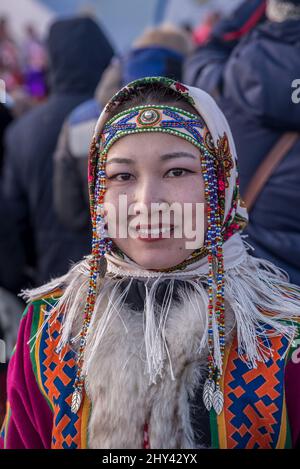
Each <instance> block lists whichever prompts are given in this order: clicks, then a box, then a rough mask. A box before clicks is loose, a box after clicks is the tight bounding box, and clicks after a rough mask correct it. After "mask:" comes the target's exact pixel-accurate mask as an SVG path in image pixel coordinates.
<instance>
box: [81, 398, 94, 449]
mask: <svg viewBox="0 0 300 469" xmlns="http://www.w3.org/2000/svg"><path fill="white" fill-rule="evenodd" d="M90 410H91V403H90V400H89V398H88V396H87V395H86V394H85V396H84V401H83V409H82V415H81V446H80V448H81V449H86V448H88V441H87V440H88V424H89V417H90Z"/></svg>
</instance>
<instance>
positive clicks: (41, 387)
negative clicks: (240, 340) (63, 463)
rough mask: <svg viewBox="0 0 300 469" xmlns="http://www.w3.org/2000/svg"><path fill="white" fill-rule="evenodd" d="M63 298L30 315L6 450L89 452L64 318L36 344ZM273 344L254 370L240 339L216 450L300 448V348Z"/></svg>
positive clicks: (229, 364) (229, 363)
mask: <svg viewBox="0 0 300 469" xmlns="http://www.w3.org/2000/svg"><path fill="white" fill-rule="evenodd" d="M60 295H61V292H60V291H57V292H55V293H54V294H52V295H49V296H48V297H44V298H43V299H41V300H36V301H34V302H33V303H31V304H29V305H28V307H27V308H26V310H25V312H24V314H23V317H22V320H21V325H20V330H19V337H18V341H17V345H16V348H15V351H14V353H13V356H12V358H11V361H10V364H9V377H8V402H7V413H6V418H5V421H4V424H3V427H2V431H1V446H2V447H4V448H52V449H62V448H63V449H70V448H88V437H87V434H88V422H89V415H90V412H91V403H90V401H89V399H88V397H87V395H86V394H84V399H83V405H82V406H81V408H80V410H79V412H78V413H77V414H74V413H72V412H71V408H70V404H71V398H72V392H73V384H74V379H75V373H76V362H75V352H74V351H73V350H72V349H71V348H70V347H69V346H67V348H66V349H64V350H63V356H64V359H63V360H62V359H61V358H60V356H59V353H58V352H57V351H56V347H57V344H58V342H59V338H60V332H59V329H60V320H61V316H60V315H59V314H58V313H57V317H56V319H57V320H54V321H52V320H51V321H50V323H49V324H47V325H46V326H45V327H44V328H43V329H42V332H41V333H40V334H38V335H37V337H35V336H36V333H37V331H38V330H39V329H40V327H41V325H42V324H43V322H44V320H45V313H47V311H49V309H50V308H51V307H52V306H53V304H55V302H56V301H57V300H58V298H59V296H60ZM60 314H61V313H60ZM296 324H297V325H298V330H299V332H300V324H298V323H296ZM31 339H32V340H31ZM30 340H31V342H30V343H29V344H28V341H30ZM267 340H269V341H271V342H272V348H273V350H274V355H273V358H270V359H269V361H268V362H266V363H259V364H258V367H257V368H256V369H249V368H248V367H247V365H246V364H245V363H244V362H243V360H241V358H240V357H239V356H238V353H237V340H236V338H235V339H234V340H233V342H232V343H231V344H230V345H229V346H228V347H227V350H226V355H225V366H224V370H225V371H224V373H223V380H222V387H223V389H224V398H225V402H224V409H223V411H222V413H221V414H220V415H219V416H218V415H217V414H216V413H215V411H214V410H211V411H210V413H209V418H208V420H207V422H209V423H208V426H209V427H210V428H208V429H207V431H208V432H209V433H210V441H211V447H212V448H264V449H265V448H292V447H297V446H300V400H299V395H300V353H299V350H298V349H297V343H298V344H299V343H300V341H299V342H298V341H297V340H295V341H294V343H293V344H292V345H291V346H290V347H289V344H288V340H287V339H285V338H284V337H280V336H278V337H273V338H269V339H267ZM288 347H289V350H287V348H288ZM298 347H299V345H298ZM285 352H286V353H285ZM284 354H285V357H284V359H282V357H283V355H284ZM297 364H298V366H297ZM150 447H151V442H150Z"/></svg>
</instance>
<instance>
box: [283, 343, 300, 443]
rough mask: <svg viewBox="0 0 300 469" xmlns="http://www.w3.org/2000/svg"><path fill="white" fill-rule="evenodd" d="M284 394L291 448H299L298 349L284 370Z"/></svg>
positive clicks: (299, 361) (299, 395)
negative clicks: (289, 427)
mask: <svg viewBox="0 0 300 469" xmlns="http://www.w3.org/2000/svg"><path fill="white" fill-rule="evenodd" d="M285 393H286V405H287V413H288V417H289V422H290V426H291V433H292V443H293V448H300V347H298V349H297V350H295V351H294V352H293V354H292V357H291V359H290V360H289V362H288V363H287V365H286V368H285Z"/></svg>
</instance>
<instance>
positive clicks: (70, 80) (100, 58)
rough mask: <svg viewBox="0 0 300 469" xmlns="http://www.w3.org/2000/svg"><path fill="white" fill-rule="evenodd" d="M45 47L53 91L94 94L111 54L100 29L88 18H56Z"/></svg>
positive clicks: (111, 49) (108, 43) (109, 45)
mask: <svg viewBox="0 0 300 469" xmlns="http://www.w3.org/2000/svg"><path fill="white" fill-rule="evenodd" d="M47 48H48V54H49V68H50V87H51V92H54V93H68V94H93V93H94V90H95V88H96V86H97V84H98V82H99V80H100V78H101V75H102V73H103V71H104V70H105V68H106V67H107V66H108V64H109V62H110V60H111V58H112V56H113V53H114V51H113V48H112V46H111V44H110V42H109V40H108V39H107V37H106V36H105V34H104V33H103V31H102V30H101V29H100V27H99V26H98V25H97V24H96V23H95V21H93V20H92V19H91V18H88V17H86V18H85V17H79V18H71V19H64V20H60V21H56V22H55V23H54V24H53V25H52V26H51V28H50V31H49V36H48V40H47Z"/></svg>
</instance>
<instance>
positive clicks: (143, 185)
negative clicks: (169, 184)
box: [134, 177, 167, 211]
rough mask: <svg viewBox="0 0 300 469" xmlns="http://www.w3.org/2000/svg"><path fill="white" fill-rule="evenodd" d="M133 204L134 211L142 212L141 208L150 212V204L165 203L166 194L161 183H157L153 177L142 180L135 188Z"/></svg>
mask: <svg viewBox="0 0 300 469" xmlns="http://www.w3.org/2000/svg"><path fill="white" fill-rule="evenodd" d="M134 202H135V210H138V211H140V210H143V208H146V209H147V210H148V211H150V210H151V205H152V204H154V203H157V204H162V203H164V202H167V194H166V193H165V191H164V188H163V184H162V183H161V181H158V180H157V179H156V178H155V177H147V178H143V180H142V181H140V183H139V184H138V186H137V187H136V191H135V194H134Z"/></svg>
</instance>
